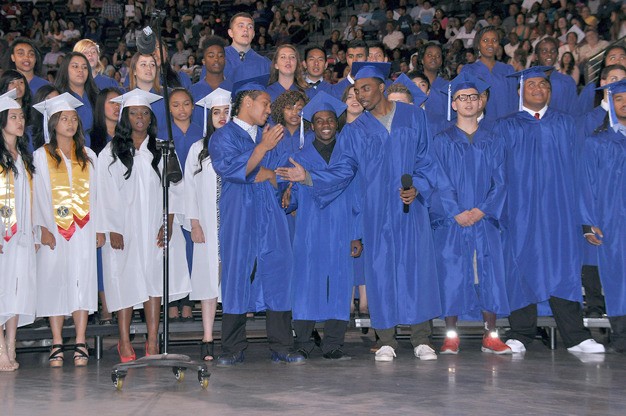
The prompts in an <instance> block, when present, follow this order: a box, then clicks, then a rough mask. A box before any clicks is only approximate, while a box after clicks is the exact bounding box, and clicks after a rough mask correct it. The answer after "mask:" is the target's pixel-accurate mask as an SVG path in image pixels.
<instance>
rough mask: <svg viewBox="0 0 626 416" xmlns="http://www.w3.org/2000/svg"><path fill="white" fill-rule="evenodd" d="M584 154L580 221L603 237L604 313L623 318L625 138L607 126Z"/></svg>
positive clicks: (625, 294) (600, 254)
mask: <svg viewBox="0 0 626 416" xmlns="http://www.w3.org/2000/svg"><path fill="white" fill-rule="evenodd" d="M584 153H585V155H586V156H585V158H584V160H583V162H584V165H583V175H582V181H581V182H582V184H583V192H582V193H581V209H582V213H583V220H582V221H583V224H587V225H592V226H597V227H599V228H600V229H601V230H602V232H603V234H604V237H603V238H602V245H601V246H599V247H598V267H599V271H600V280H601V281H602V288H603V289H604V299H605V302H606V310H607V314H608V315H609V316H621V315H626V137H624V135H622V134H621V133H616V132H614V131H613V130H612V129H611V128H610V127H609V129H608V131H606V132H604V133H601V134H598V135H597V136H594V137H591V138H589V139H587V141H586V142H585V152H584ZM585 244H588V243H587V242H585Z"/></svg>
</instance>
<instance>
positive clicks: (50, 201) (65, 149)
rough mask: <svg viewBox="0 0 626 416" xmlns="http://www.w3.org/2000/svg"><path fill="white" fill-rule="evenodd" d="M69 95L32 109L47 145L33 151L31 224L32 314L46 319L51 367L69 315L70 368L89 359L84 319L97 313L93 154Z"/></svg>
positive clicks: (59, 355)
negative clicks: (34, 240)
mask: <svg viewBox="0 0 626 416" xmlns="http://www.w3.org/2000/svg"><path fill="white" fill-rule="evenodd" d="M81 105H82V104H81V102H80V101H79V100H77V99H75V98H74V97H73V96H71V95H70V94H68V93H64V94H61V95H59V96H58V97H54V98H52V99H49V100H45V101H43V102H41V103H39V104H36V105H35V106H34V107H35V109H37V110H38V111H39V112H41V113H42V114H44V116H45V117H46V118H47V120H45V123H46V127H47V129H48V135H49V138H50V141H49V143H47V144H45V145H44V146H43V147H40V148H39V149H37V150H36V151H35V154H34V159H35V161H34V165H35V168H36V170H37V175H35V178H34V180H33V191H34V195H35V196H34V198H33V204H34V207H33V225H34V226H35V228H38V229H39V230H40V233H41V239H40V240H41V248H40V249H39V251H38V252H37V315H38V316H42V317H46V316H47V317H49V319H50V328H51V329H52V348H51V350H50V357H49V363H50V367H61V366H63V334H62V332H63V321H64V319H65V316H67V315H71V316H72V317H73V319H74V326H75V328H76V343H75V344H74V365H75V366H80V367H83V366H86V365H87V360H88V359H89V353H88V347H87V344H86V339H85V332H86V329H87V319H88V316H89V314H91V313H93V312H95V311H96V310H97V309H98V298H97V294H96V293H97V277H96V247H97V246H98V245H100V244H102V240H101V239H100V241H98V242H96V226H95V220H96V216H95V215H94V214H95V203H96V178H95V160H96V155H95V154H94V153H93V151H92V150H91V149H89V148H87V147H85V138H84V136H83V130H82V126H81V121H80V117H78V113H77V112H76V108H77V107H79V106H81Z"/></svg>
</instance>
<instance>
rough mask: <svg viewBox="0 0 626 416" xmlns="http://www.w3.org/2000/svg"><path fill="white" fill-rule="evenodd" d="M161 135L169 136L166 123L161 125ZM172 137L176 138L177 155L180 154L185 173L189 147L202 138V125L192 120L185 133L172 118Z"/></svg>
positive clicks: (162, 136) (179, 157) (181, 165)
mask: <svg viewBox="0 0 626 416" xmlns="http://www.w3.org/2000/svg"><path fill="white" fill-rule="evenodd" d="M159 137H160V138H165V137H167V127H166V125H165V123H162V124H160V125H159ZM172 138H173V139H174V148H175V149H176V155H178V161H179V162H180V167H181V168H182V169H183V173H185V161H186V160H187V155H188V154H189V149H191V145H192V144H194V143H195V142H197V141H198V140H200V139H202V126H199V125H197V124H196V123H194V122H192V123H191V124H190V125H189V128H188V129H187V132H186V133H183V131H182V130H181V129H180V127H178V126H177V125H176V123H174V120H172Z"/></svg>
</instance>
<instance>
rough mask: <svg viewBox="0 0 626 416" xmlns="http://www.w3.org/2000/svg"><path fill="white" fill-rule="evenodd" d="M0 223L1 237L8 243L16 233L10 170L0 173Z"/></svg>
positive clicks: (15, 214) (13, 180)
mask: <svg viewBox="0 0 626 416" xmlns="http://www.w3.org/2000/svg"><path fill="white" fill-rule="evenodd" d="M0 221H2V225H3V227H2V230H3V231H4V232H3V236H2V237H3V238H4V241H7V242H8V241H9V240H11V237H13V236H14V235H15V234H16V233H17V212H16V208H15V178H14V176H13V171H11V170H7V171H4V172H0Z"/></svg>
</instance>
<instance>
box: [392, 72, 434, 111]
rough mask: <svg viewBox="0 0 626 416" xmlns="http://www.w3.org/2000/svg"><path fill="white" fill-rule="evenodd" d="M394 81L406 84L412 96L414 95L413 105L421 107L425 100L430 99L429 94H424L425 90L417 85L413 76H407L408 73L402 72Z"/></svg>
mask: <svg viewBox="0 0 626 416" xmlns="http://www.w3.org/2000/svg"><path fill="white" fill-rule="evenodd" d="M393 83H394V84H400V85H404V86H405V87H406V88H407V89H408V90H409V92H410V93H411V96H412V97H413V105H416V106H418V107H419V106H420V105H422V104H424V101H426V100H427V99H428V95H426V94H424V91H422V90H421V88H420V87H418V86H417V85H415V83H414V82H413V81H412V80H411V78H409V77H407V76H406V74H400V76H399V77H398V78H396V80H395V81H394V82H393ZM392 85H393V84H392Z"/></svg>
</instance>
